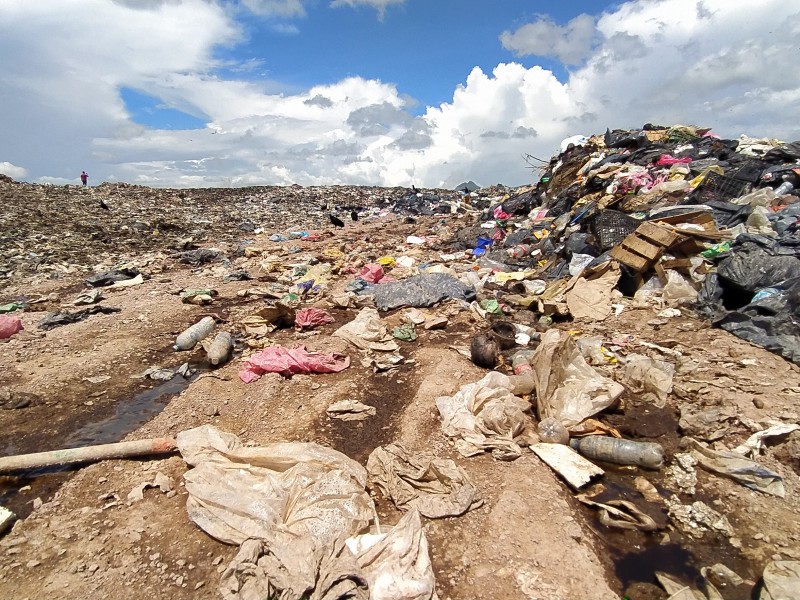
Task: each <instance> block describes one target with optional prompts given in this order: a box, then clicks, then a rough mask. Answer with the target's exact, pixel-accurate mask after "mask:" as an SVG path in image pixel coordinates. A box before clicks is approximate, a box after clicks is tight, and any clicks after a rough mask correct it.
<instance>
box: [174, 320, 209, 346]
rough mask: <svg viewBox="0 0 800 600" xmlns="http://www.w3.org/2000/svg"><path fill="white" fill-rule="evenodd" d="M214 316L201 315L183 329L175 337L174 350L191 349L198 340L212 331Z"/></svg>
mask: <svg viewBox="0 0 800 600" xmlns="http://www.w3.org/2000/svg"><path fill="white" fill-rule="evenodd" d="M215 324H216V323H215V321H214V317H203V318H202V319H200V320H199V321H198V322H197V323H195V324H194V325H192V326H191V327H189V328H188V329H186V330H185V331H183V332H182V333H181V334H180V335H178V337H177V338H176V339H175V345H174V346H173V348H175V350H191V349H192V348H194V347H195V346H196V345H197V343H198V342H199V341H200V340H204V339H205V338H207V337H208V336H209V335H211V332H212V331H214V325H215Z"/></svg>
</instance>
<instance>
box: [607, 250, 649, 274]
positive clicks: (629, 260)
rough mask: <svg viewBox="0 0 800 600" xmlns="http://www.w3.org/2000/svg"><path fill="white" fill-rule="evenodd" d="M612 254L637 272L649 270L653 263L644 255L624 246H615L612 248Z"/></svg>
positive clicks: (612, 256) (615, 258)
mask: <svg viewBox="0 0 800 600" xmlns="http://www.w3.org/2000/svg"><path fill="white" fill-rule="evenodd" d="M610 254H611V258H613V259H614V260H616V261H619V262H621V263H622V264H624V265H626V266H628V267H630V268H631V269H633V270H634V271H637V272H641V271H645V270H647V269H648V268H649V267H650V265H651V264H652V261H651V260H648V259H646V258H645V257H643V256H639V255H638V254H634V253H633V252H629V251H628V250H626V249H625V248H623V247H622V246H614V247H613V248H612V249H611V253H610Z"/></svg>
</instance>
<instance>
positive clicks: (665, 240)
mask: <svg viewBox="0 0 800 600" xmlns="http://www.w3.org/2000/svg"><path fill="white" fill-rule="evenodd" d="M684 239H685V238H683V236H681V235H680V234H678V233H676V232H675V231H672V230H671V229H667V228H666V227H661V226H659V225H656V224H655V223H651V222H649V221H645V222H644V223H642V224H641V225H639V227H638V228H637V229H636V231H634V232H633V233H631V234H630V235H629V236H628V237H626V238H625V239H624V240H622V243H621V244H619V245H618V246H615V247H614V248H612V249H611V258H613V259H614V260H617V261H618V262H621V263H622V264H624V265H627V266H628V267H630V268H631V269H633V270H634V271H636V272H637V273H641V272H643V271H646V270H648V269H650V268H651V267H652V266H653V265H654V264H655V263H656V262H657V261H658V260H659V259H660V258H661V255H662V254H664V252H665V251H666V250H667V249H668V248H670V247H671V246H674V245H675V244H677V243H679V242H682V241H683V240H684Z"/></svg>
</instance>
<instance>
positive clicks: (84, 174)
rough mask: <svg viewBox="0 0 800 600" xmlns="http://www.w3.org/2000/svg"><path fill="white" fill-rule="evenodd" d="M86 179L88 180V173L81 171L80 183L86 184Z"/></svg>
mask: <svg viewBox="0 0 800 600" xmlns="http://www.w3.org/2000/svg"><path fill="white" fill-rule="evenodd" d="M87 181H89V175H88V174H87V173H86V171H81V183H82V184H83V185H86V182H87Z"/></svg>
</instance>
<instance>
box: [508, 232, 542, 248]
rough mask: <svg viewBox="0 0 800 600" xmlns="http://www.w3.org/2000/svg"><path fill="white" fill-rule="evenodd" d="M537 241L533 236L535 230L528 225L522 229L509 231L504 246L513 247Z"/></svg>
mask: <svg viewBox="0 0 800 600" xmlns="http://www.w3.org/2000/svg"><path fill="white" fill-rule="evenodd" d="M536 242H538V240H537V239H536V238H534V237H533V230H532V229H530V228H528V227H523V228H522V229H517V230H516V231H513V232H511V233H509V234H508V235H507V236H506V239H505V240H504V242H503V246H505V247H506V248H513V247H514V246H519V245H520V244H530V243H534V244H535V243H536Z"/></svg>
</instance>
